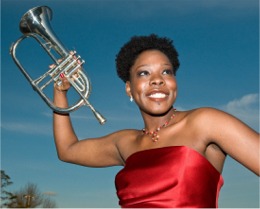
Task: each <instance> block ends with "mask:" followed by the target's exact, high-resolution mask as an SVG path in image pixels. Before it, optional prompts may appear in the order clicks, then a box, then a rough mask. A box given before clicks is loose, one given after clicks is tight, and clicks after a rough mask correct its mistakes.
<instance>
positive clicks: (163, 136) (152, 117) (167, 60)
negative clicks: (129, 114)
mask: <svg viewBox="0 0 260 209" xmlns="http://www.w3.org/2000/svg"><path fill="white" fill-rule="evenodd" d="M116 64H117V72H118V75H119V77H120V78H121V79H122V80H123V81H124V82H125V83H126V93H127V95H128V96H129V97H130V100H131V101H135V103H136V104H137V105H138V107H139V109H140V112H141V115H142V117H143V120H144V129H143V130H130V129H129V130H122V131H118V132H114V133H112V134H110V135H107V136H103V137H100V138H92V139H86V140H80V141H79V140H78V138H77V136H76V134H75V133H74V131H73V127H72V125H71V122H70V118H69V115H60V114H57V113H54V137H55V142H56V146H57V152H58V156H59V158H60V160H62V161H66V162H70V163H75V164H79V165H83V166H89V167H106V166H116V165H121V166H124V168H123V169H122V170H121V171H120V172H119V173H118V174H117V176H116V188H117V194H118V197H119V200H120V201H119V204H120V205H121V207H132V208H133V207H139V208H141V207H161V208H163V207H172V208H173V207H205V208H210V207H217V206H218V195H219V190H220V188H221V186H222V185H223V179H222V176H221V172H222V169H223V165H224V161H225V158H226V155H230V156H231V157H232V158H234V159H235V160H237V161H238V162H240V163H241V164H242V165H244V166H245V167H246V168H248V169H249V170H251V171H252V172H254V173H255V174H257V175H259V161H258V160H259V138H258V137H259V134H258V133H256V132H255V131H254V130H252V129H251V128H249V127H248V126H247V125H245V124H244V123H242V122H241V121H239V120H238V119H236V118H235V117H233V116H231V115H229V114H227V113H224V112H222V111H219V110H216V109H213V108H199V109H194V110H189V111H178V110H175V109H174V108H173V104H174V102H175V100H176V97H177V83H176V79H175V75H176V71H177V69H178V67H179V61H178V53H177V51H176V50H175V48H174V46H173V44H172V41H171V40H169V39H168V38H164V37H163V38H160V37H158V36H156V35H154V34H152V35H150V36H135V37H133V38H132V39H131V40H130V41H129V42H128V43H127V44H125V45H124V46H123V47H122V48H121V50H120V52H119V54H118V55H117V58H116ZM61 80H62V83H63V85H62V86H55V88H54V103H55V104H56V105H57V106H58V107H63V108H64V107H67V105H68V103H67V98H66V92H67V90H68V89H69V87H70V85H69V83H68V81H67V80H66V79H65V78H64V76H63V75H61Z"/></svg>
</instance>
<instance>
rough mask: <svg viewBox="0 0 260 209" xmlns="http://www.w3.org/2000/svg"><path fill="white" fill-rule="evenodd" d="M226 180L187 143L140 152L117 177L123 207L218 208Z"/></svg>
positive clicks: (128, 159) (119, 196)
mask: <svg viewBox="0 0 260 209" xmlns="http://www.w3.org/2000/svg"><path fill="white" fill-rule="evenodd" d="M223 183H224V181H223V178H222V176H221V174H220V173H219V172H218V171H217V170H216V169H215V168H214V167H213V166H212V165H211V163H210V162H209V161H208V160H207V159H206V158H205V157H204V156H202V155H201V154H200V153H198V152H197V151H195V150H193V149H191V148H189V147H186V146H171V147H163V148H155V149H150V150H143V151H139V152H136V153H134V154H132V155H131V156H130V157H128V158H127V160H126V165H125V167H124V168H123V169H122V170H121V171H119V173H118V174H117V175H116V178H115V184H116V189H117V195H118V198H119V205H120V206H121V207H122V208H185V207H186V208H216V207H218V196H219V191H220V188H221V187H222V185H223Z"/></svg>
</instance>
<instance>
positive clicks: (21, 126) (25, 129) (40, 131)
mask: <svg viewBox="0 0 260 209" xmlns="http://www.w3.org/2000/svg"><path fill="white" fill-rule="evenodd" d="M1 129H3V130H7V131H12V132H19V133H24V134H37V135H52V128H51V124H39V123H29V122H22V123H21V122H2V124H1Z"/></svg>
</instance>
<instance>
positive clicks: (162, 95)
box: [149, 93, 166, 99]
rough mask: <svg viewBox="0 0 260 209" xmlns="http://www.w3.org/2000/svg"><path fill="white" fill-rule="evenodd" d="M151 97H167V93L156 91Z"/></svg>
mask: <svg viewBox="0 0 260 209" xmlns="http://www.w3.org/2000/svg"><path fill="white" fill-rule="evenodd" d="M149 97H151V98H156V99H157V98H158V99H160V98H165V97H166V95H165V94H163V93H155V94H151V95H150V96H149Z"/></svg>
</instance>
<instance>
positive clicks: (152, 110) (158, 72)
mask: <svg viewBox="0 0 260 209" xmlns="http://www.w3.org/2000/svg"><path fill="white" fill-rule="evenodd" d="M126 92H127V94H128V96H132V97H133V99H134V101H135V102H136V104H137V105H138V106H139V108H140V110H141V111H143V112H146V113H148V114H163V113H165V112H166V111H168V110H169V109H170V108H171V107H172V105H173V103H174V101H175V99H176V96H177V83H176V79H175V76H174V74H173V67H172V64H171V63H170V61H169V59H168V57H167V56H166V55H165V54H164V53H162V52H160V51H158V50H148V51H144V52H142V53H141V54H140V55H139V56H138V57H137V59H136V61H135V63H134V65H133V66H132V67H131V69H130V81H127V82H126Z"/></svg>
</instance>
